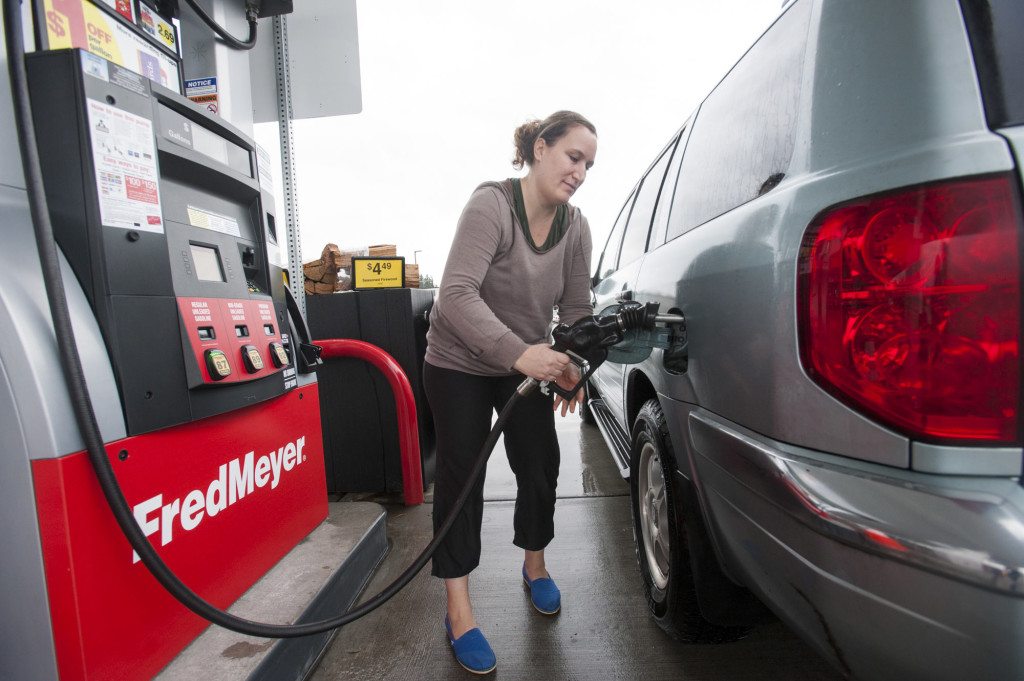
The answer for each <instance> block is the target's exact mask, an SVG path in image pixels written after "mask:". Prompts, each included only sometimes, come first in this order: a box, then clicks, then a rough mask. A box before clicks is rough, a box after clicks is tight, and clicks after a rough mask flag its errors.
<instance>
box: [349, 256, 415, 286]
mask: <svg viewBox="0 0 1024 681" xmlns="http://www.w3.org/2000/svg"><path fill="white" fill-rule="evenodd" d="M403 286H405V258H364V257H359V256H356V257H354V258H352V289H353V290H356V291H358V290H359V289H367V288H402V287H403Z"/></svg>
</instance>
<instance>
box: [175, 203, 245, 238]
mask: <svg viewBox="0 0 1024 681" xmlns="http://www.w3.org/2000/svg"><path fill="white" fill-rule="evenodd" d="M188 224H190V225H192V226H193V227H199V228H201V229H209V230H213V231H214V232H220V233H221V234H230V235H231V236H235V237H240V236H242V232H241V230H239V229H238V220H235V219H234V218H232V217H229V216H227V215H220V214H218V213H212V212H210V211H208V210H203V209H202V208H196V207H195V206H189V207H188Z"/></svg>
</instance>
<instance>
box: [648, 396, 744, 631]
mask: <svg viewBox="0 0 1024 681" xmlns="http://www.w3.org/2000/svg"><path fill="white" fill-rule="evenodd" d="M629 469H630V475H629V491H630V502H631V503H630V507H631V509H632V512H633V538H634V540H635V543H636V555H637V561H638V562H639V564H640V575H641V577H642V578H643V585H644V594H645V595H646V597H647V605H648V607H649V609H650V611H651V615H652V616H653V617H654V620H655V621H656V622H657V623H658V626H660V627H661V628H662V629H664V630H665V632H666V633H668V634H669V635H670V636H672V637H673V638H676V639H678V640H680V641H684V642H686V643H726V642H730V641H735V640H737V639H740V638H742V637H743V636H744V635H746V633H747V632H748V631H749V628H748V627H735V626H721V625H717V624H714V623H712V622H710V621H708V620H707V619H706V618H705V617H704V615H703V614H702V613H701V609H700V603H699V602H698V599H697V589H696V585H695V582H694V572H693V567H692V564H691V560H692V559H693V557H692V555H691V551H690V545H689V538H688V535H687V532H686V527H685V524H684V522H683V512H684V504H683V503H682V502H683V500H682V497H681V493H680V490H679V489H678V488H677V483H676V476H675V475H674V474H673V472H674V471H675V469H676V461H675V453H674V452H673V450H672V442H671V440H670V439H669V435H668V428H667V426H666V424H665V416H664V414H663V413H662V411H661V405H659V404H658V401H657V400H654V399H652V400H648V401H647V402H646V403H645V404H644V406H643V407H642V408H641V409H640V413H639V414H638V415H637V418H636V421H635V423H634V426H633V439H632V448H631V452H630V467H629Z"/></svg>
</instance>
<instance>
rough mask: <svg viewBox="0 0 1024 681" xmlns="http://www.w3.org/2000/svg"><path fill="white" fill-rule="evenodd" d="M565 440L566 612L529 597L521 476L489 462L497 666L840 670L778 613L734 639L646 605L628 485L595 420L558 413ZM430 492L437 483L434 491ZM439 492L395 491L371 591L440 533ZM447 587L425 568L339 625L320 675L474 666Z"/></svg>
mask: <svg viewBox="0 0 1024 681" xmlns="http://www.w3.org/2000/svg"><path fill="white" fill-rule="evenodd" d="M558 436H559V443H560V445H561V449H562V461H561V468H560V474H559V485H558V495H559V501H558V504H557V506H556V510H555V532H556V536H555V540H554V541H553V542H552V543H551V545H550V546H549V547H548V549H547V563H548V569H549V571H550V572H551V575H552V577H553V578H554V579H555V581H556V582H557V583H558V585H559V587H560V588H561V590H562V612H561V613H560V614H558V615H556V616H553V617H545V616H543V615H540V614H539V613H537V612H536V611H534V610H533V608H532V606H531V605H530V602H529V597H528V596H527V595H526V593H525V592H524V590H523V588H522V580H521V578H520V576H519V569H520V564H521V562H522V551H521V550H520V549H518V548H516V547H514V546H513V545H512V513H513V505H514V504H513V502H512V501H511V500H512V499H514V498H515V479H514V477H513V475H512V472H511V470H510V469H509V468H508V463H507V460H506V459H505V456H504V452H503V450H502V448H501V445H500V444H499V446H498V447H497V448H496V449H495V452H494V454H493V455H492V457H491V462H490V463H489V465H488V471H487V483H486V485H485V498H486V500H487V503H486V504H485V506H484V523H483V547H484V548H483V554H482V556H481V562H480V567H479V568H477V570H475V571H474V572H473V574H472V575H471V577H470V589H471V592H472V594H473V604H474V610H475V613H476V617H477V621H478V623H479V624H480V626H481V628H482V630H483V631H484V633H485V634H486V635H487V637H488V639H489V641H490V643H491V646H492V647H493V648H494V651H495V653H496V655H497V657H498V668H497V670H496V671H495V672H494V673H493V674H492V675H488V677H484V678H494V679H506V680H511V679H530V680H535V679H545V680H547V679H552V680H561V679H616V680H620V679H621V680H626V679H637V680H639V679H642V680H643V681H658V680H660V679H686V680H693V681H698V680H706V681H726V680H728V681H733V680H738V681H739V680H742V681H745V680H751V681H752V680H755V679H757V680H762V679H785V680H787V681H790V680H793V681H800V680H807V681H812V680H813V681H829V680H832V679H840V678H841V677H840V675H839V674H837V673H836V672H834V671H833V670H832V669H831V667H829V666H828V665H827V663H826V662H825V661H824V660H823V659H821V658H820V657H818V655H817V654H816V653H815V652H814V651H813V650H811V649H810V648H809V647H808V646H807V645H805V644H804V643H803V642H802V641H800V640H799V639H798V638H797V637H796V635H795V634H793V633H792V632H791V631H790V630H789V629H788V628H787V627H786V626H785V625H784V624H782V623H781V622H778V621H774V622H770V623H768V624H763V625H760V626H758V627H757V628H755V629H754V630H753V632H752V633H751V634H750V635H749V636H748V637H747V638H745V639H743V640H741V641H738V642H736V643H731V644H724V645H715V646H697V645H682V644H679V643H677V642H675V641H673V640H671V639H670V638H668V637H667V636H666V635H665V634H664V633H663V632H662V631H661V630H660V629H659V628H658V627H657V625H656V624H655V623H654V622H653V620H651V618H650V617H649V616H648V614H647V608H646V605H645V603H644V597H643V592H642V589H641V585H640V577H639V573H638V570H637V565H636V556H635V553H634V548H633V537H632V530H631V521H630V511H629V490H628V487H627V485H626V483H625V482H624V481H623V480H622V478H621V477H619V474H618V471H617V469H616V468H615V466H614V464H613V463H612V460H611V455H610V454H609V452H608V450H607V449H606V448H605V445H604V443H603V441H602V440H601V435H600V433H599V432H598V430H597V428H595V427H593V426H587V425H584V424H582V423H581V421H580V420H579V418H578V417H575V416H570V417H568V418H566V419H559V420H558ZM428 499H429V496H428ZM431 511H432V506H431V504H430V503H429V502H428V503H425V504H423V505H421V506H417V507H412V508H405V507H403V506H400V505H394V504H392V505H388V534H389V537H390V540H391V542H392V548H391V552H390V554H389V555H388V557H387V558H386V559H385V560H384V563H383V564H382V565H381V567H380V569H379V570H378V571H377V574H376V575H375V576H374V579H373V581H372V582H371V584H370V585H369V586H368V587H367V591H366V594H367V595H372V594H375V593H377V592H378V591H379V590H380V589H381V588H383V587H384V586H386V585H387V584H388V583H390V581H391V580H392V579H393V578H394V577H395V576H397V575H398V574H399V573H400V572H401V571H402V570H403V569H404V568H405V567H406V566H407V565H408V563H409V562H410V561H411V560H412V559H413V558H414V556H415V555H416V554H417V553H418V552H419V551H420V550H421V549H422V547H423V546H425V545H426V544H427V542H428V541H429V540H430V538H431ZM444 606H445V597H444V588H443V586H442V584H441V582H440V580H437V579H434V578H433V577H431V576H430V574H429V569H428V568H427V569H424V570H423V571H422V572H421V573H420V574H419V575H418V576H417V577H416V578H415V579H414V580H413V581H412V583H411V584H410V585H409V586H408V587H407V588H405V589H404V590H403V591H402V592H400V593H399V594H398V595H397V596H395V598H393V599H392V601H391V602H389V603H387V604H386V605H384V606H383V607H382V608H380V609H379V610H377V611H376V612H374V613H371V614H370V615H368V616H367V617H364V618H363V619H362V620H359V621H358V622H355V623H353V624H351V625H349V626H348V627H345V628H344V629H342V630H341V632H340V633H339V635H338V637H337V638H336V639H335V641H334V643H333V644H332V645H331V647H330V648H328V650H327V652H326V653H325V654H324V657H323V659H322V661H321V663H320V666H319V667H318V669H317V670H316V671H315V672H314V674H313V676H312V679H314V680H316V681H327V680H329V679H331V680H334V679H360V680H365V679H391V678H395V679H458V680H462V681H465V680H466V679H470V678H475V677H474V676H473V675H471V674H470V673H469V672H466V671H465V670H463V669H462V668H461V667H460V666H459V665H458V664H457V663H456V662H455V660H454V658H453V657H452V654H451V651H450V648H449V646H448V642H447V639H446V637H445V634H444V624H443V621H444Z"/></svg>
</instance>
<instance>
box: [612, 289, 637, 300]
mask: <svg viewBox="0 0 1024 681" xmlns="http://www.w3.org/2000/svg"><path fill="white" fill-rule="evenodd" d="M615 300H617V301H619V302H620V303H624V302H626V301H627V300H633V292H632V291H628V290H625V289H623V290H622V291H620V292H619V295H618V296H616V297H615Z"/></svg>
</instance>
